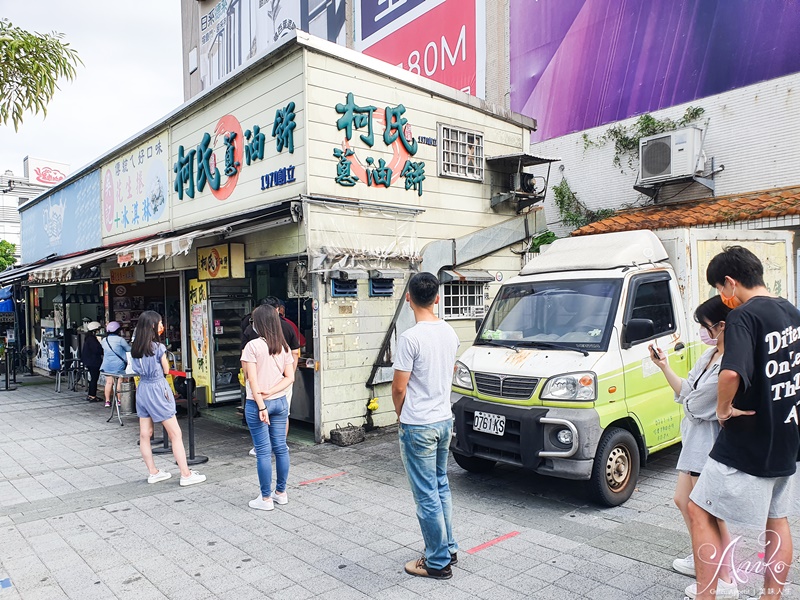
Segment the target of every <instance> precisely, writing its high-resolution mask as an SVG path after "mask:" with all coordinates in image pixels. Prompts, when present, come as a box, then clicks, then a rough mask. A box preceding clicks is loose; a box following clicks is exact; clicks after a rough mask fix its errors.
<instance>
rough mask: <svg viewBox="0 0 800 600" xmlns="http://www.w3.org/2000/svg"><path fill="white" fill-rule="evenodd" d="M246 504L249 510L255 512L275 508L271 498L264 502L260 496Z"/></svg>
mask: <svg viewBox="0 0 800 600" xmlns="http://www.w3.org/2000/svg"><path fill="white" fill-rule="evenodd" d="M247 504H248V506H249V507H250V508H255V509H256V510H272V509H274V508H275V505H274V504H273V503H272V498H270V499H269V500H264V498H262V497H261V496H259V497H258V498H256V499H255V500H250V502H248V503H247Z"/></svg>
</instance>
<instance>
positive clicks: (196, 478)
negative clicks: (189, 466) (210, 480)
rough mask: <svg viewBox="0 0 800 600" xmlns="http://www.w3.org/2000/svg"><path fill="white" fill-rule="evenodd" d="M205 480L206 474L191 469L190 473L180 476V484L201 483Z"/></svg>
mask: <svg viewBox="0 0 800 600" xmlns="http://www.w3.org/2000/svg"><path fill="white" fill-rule="evenodd" d="M205 480H206V476H205V475H202V474H200V473H198V472H197V471H191V475H189V476H188V477H183V476H181V485H183V486H187V485H194V484H195V483H203V482H204V481H205Z"/></svg>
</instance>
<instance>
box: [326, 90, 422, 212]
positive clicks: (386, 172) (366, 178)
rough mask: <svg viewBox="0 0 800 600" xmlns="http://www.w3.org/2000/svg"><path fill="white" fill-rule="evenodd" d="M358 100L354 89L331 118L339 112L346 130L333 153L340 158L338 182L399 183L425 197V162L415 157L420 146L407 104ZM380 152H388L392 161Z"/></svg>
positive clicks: (339, 122)
mask: <svg viewBox="0 0 800 600" xmlns="http://www.w3.org/2000/svg"><path fill="white" fill-rule="evenodd" d="M357 100H358V99H357V98H356V96H355V94H354V93H353V92H348V93H347V95H346V97H345V101H344V102H343V103H339V104H336V106H335V107H333V108H334V110H335V111H336V112H335V113H332V117H331V119H332V120H334V118H333V114H338V115H339V117H338V119H335V123H336V128H337V129H338V130H340V131H342V132H343V134H342V135H343V139H342V141H341V144H340V145H337V146H334V147H333V152H332V154H333V157H334V158H336V160H337V162H336V170H335V172H334V171H333V170H332V171H331V175H332V176H333V179H334V181H335V182H336V183H337V184H338V185H339V186H341V187H344V188H352V187H354V186H356V185H357V184H359V183H361V184H362V185H366V186H369V187H373V186H374V187H376V188H381V187H383V188H389V187H391V186H392V184H396V187H399V186H402V187H404V188H405V189H406V191H409V190H411V191H412V192H415V193H416V194H417V195H418V196H422V192H423V183H424V181H425V163H424V162H423V161H420V160H415V159H414V155H415V154H416V153H417V149H418V145H417V141H416V140H415V139H414V134H413V132H412V128H411V123H410V122H409V119H408V118H407V116H406V107H405V106H404V105H403V104H398V105H396V106H386V107H385V108H378V107H377V106H373V105H366V104H365V103H364V104H362V103H360V102H358V101H357ZM359 133H360V135H358V134H359ZM389 152H391V153H392V155H391V157H388V153H389ZM376 153H381V154H385V155H386V156H387V158H388V161H387V160H386V159H384V158H380V157H378V156H379V155H378V154H376ZM401 179H402V181H401V182H400V183H399V184H398V181H400V180H401Z"/></svg>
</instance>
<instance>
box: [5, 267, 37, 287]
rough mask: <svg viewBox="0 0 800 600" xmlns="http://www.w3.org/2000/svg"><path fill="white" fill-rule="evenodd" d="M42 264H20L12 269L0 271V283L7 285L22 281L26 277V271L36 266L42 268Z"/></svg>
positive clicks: (28, 271)
mask: <svg viewBox="0 0 800 600" xmlns="http://www.w3.org/2000/svg"><path fill="white" fill-rule="evenodd" d="M42 266H43V265H22V266H19V267H15V268H13V269H6V270H5V271H3V272H2V273H0V285H9V284H11V283H14V282H16V281H22V280H23V279H27V278H28V273H30V272H31V271H33V270H34V269H37V268H42Z"/></svg>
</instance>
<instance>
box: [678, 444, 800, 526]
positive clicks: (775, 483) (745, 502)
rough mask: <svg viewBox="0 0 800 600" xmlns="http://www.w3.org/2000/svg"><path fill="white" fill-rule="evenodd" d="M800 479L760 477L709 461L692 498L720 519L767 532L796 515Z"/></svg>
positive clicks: (691, 495) (795, 477)
mask: <svg viewBox="0 0 800 600" xmlns="http://www.w3.org/2000/svg"><path fill="white" fill-rule="evenodd" d="M798 476H799V475H798V474H797V473H796V474H795V475H790V476H788V477H756V476H755V475H750V474H749V473H744V472H742V471H739V470H738V469H734V468H733V467H729V466H728V465H723V464H722V463H720V462H717V461H716V460H714V459H713V458H709V459H708V461H707V462H706V464H705V467H704V468H703V472H702V473H701V474H700V477H699V478H698V480H697V483H696V484H695V486H694V489H693V490H692V493H691V494H689V498H690V499H691V500H692V502H694V503H695V504H697V505H698V506H699V507H700V508H702V509H703V510H705V511H706V512H707V513H710V514H712V515H714V516H715V517H717V518H718V519H722V520H723V521H728V522H731V523H739V524H741V525H745V526H749V527H756V528H759V529H763V528H764V526H765V525H766V523H767V519H768V518H769V519H780V518H783V517H788V516H789V515H790V514H796V512H797V510H796V503H797V492H798V491H800V488H798V485H797V479H798Z"/></svg>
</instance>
